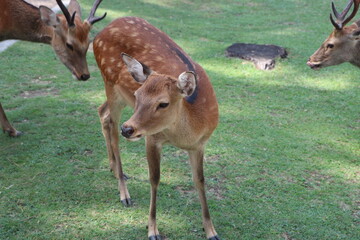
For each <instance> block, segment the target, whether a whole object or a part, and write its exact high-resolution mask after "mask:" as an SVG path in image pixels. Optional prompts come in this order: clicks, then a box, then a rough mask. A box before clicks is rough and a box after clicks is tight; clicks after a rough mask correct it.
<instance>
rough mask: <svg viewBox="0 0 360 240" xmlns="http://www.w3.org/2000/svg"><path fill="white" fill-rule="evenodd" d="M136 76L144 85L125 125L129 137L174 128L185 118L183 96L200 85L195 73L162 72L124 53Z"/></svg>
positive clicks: (189, 94) (130, 138)
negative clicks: (169, 73)
mask: <svg viewBox="0 0 360 240" xmlns="http://www.w3.org/2000/svg"><path fill="white" fill-rule="evenodd" d="M122 58H123V60H124V62H125V64H126V65H127V68H128V70H129V72H130V73H131V75H132V76H133V78H134V79H135V80H136V81H137V82H139V83H141V84H142V86H141V87H140V88H139V89H138V90H137V91H136V92H135V99H136V100H135V111H134V114H133V115H132V117H131V118H130V119H129V120H128V121H126V122H125V123H124V124H123V125H122V126H121V130H122V135H123V136H124V137H126V138H127V139H129V140H133V141H135V140H138V139H140V138H141V137H142V136H148V135H153V134H156V133H159V132H161V131H163V130H165V129H171V128H172V127H173V126H174V124H175V122H176V121H177V120H178V119H179V118H181V117H182V116H180V114H179V113H180V111H181V108H182V104H183V98H184V97H187V96H191V95H192V94H193V93H194V91H195V88H196V76H195V74H194V73H193V72H183V73H182V74H180V75H179V77H178V78H173V77H171V76H168V75H163V74H158V73H156V72H154V71H152V70H151V69H149V68H148V67H147V66H146V65H144V64H142V63H140V62H138V61H137V60H136V59H134V58H132V57H130V56H128V55H126V54H124V53H123V54H122Z"/></svg>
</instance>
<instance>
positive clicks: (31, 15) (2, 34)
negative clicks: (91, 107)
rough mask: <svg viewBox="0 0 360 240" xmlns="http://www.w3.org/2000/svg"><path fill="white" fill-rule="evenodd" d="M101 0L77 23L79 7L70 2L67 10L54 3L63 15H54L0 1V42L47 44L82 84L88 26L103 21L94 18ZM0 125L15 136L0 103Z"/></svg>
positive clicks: (73, 0)
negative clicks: (14, 41) (8, 40)
mask: <svg viewBox="0 0 360 240" xmlns="http://www.w3.org/2000/svg"><path fill="white" fill-rule="evenodd" d="M101 1H102V0H96V1H95V3H94V5H93V7H92V9H91V11H90V16H89V17H88V18H87V19H86V20H85V21H84V22H83V21H82V20H81V9H80V5H79V3H78V2H77V1H76V0H71V2H70V4H69V7H68V9H67V8H66V7H65V6H64V4H63V3H62V2H61V0H56V2H57V4H58V5H59V7H60V9H61V10H62V13H63V14H59V15H57V14H55V13H54V12H53V11H52V10H51V9H49V8H48V7H45V6H40V8H37V7H34V6H33V5H31V4H29V3H27V2H24V1H23V0H0V9H1V14H0V41H3V40H7V39H19V40H24V41H30V42H39V43H46V44H50V45H51V46H52V47H53V49H54V51H55V53H56V55H57V56H58V57H59V59H60V60H61V62H62V63H63V64H64V65H65V66H66V67H67V68H68V69H69V70H70V71H71V73H72V74H73V76H75V77H76V78H77V79H78V80H82V81H86V80H87V79H89V77H90V74H89V70H88V65H87V62H86V52H87V50H88V47H89V43H90V40H89V32H90V29H91V26H92V25H93V24H94V23H96V22H98V21H100V20H102V19H103V18H105V16H106V13H105V14H104V15H103V16H102V17H94V15H95V11H96V9H97V8H98V6H99V4H100V3H101ZM0 123H1V126H2V129H3V131H4V132H7V133H8V134H9V136H13V137H16V136H19V135H21V132H19V131H17V130H16V129H15V128H14V127H13V126H11V124H10V123H9V121H8V119H7V117H6V115H5V112H4V109H3V108H2V105H1V103H0Z"/></svg>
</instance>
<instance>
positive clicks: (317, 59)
mask: <svg viewBox="0 0 360 240" xmlns="http://www.w3.org/2000/svg"><path fill="white" fill-rule="evenodd" d="M359 3H360V0H349V2H348V4H347V6H346V7H345V9H344V10H343V11H342V12H341V13H339V12H338V11H337V10H336V8H335V4H334V2H332V5H331V6H332V10H333V14H330V21H331V23H332V25H333V26H334V27H335V29H334V30H333V32H332V33H331V34H330V36H329V37H328V38H327V39H326V40H325V41H324V42H323V44H322V45H321V46H320V48H319V49H318V50H316V51H315V53H314V54H313V55H312V56H311V57H310V58H309V60H308V62H307V65H308V66H309V67H311V68H312V69H314V70H317V69H320V68H323V67H328V66H333V65H338V64H341V63H344V62H350V63H351V64H353V65H356V66H358V67H360V55H359V54H358V53H359V50H360V41H359V40H360V20H358V21H356V22H354V23H353V24H351V25H349V26H346V24H347V23H349V22H350V21H351V20H352V19H353V18H354V17H355V15H356V13H357V11H358V9H359ZM353 5H354V7H353V10H352V12H351V14H350V15H349V16H348V17H346V16H347V15H348V13H349V11H350V9H351V7H352V6H353ZM334 17H335V19H334Z"/></svg>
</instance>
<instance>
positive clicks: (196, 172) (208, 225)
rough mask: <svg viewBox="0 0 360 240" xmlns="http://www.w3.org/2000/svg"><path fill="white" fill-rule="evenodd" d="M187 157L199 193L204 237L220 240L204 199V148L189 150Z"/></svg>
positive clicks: (210, 239)
mask: <svg viewBox="0 0 360 240" xmlns="http://www.w3.org/2000/svg"><path fill="white" fill-rule="evenodd" d="M189 157H190V164H191V170H192V175H193V181H194V183H195V187H196V189H197V190H198V193H199V198H200V203H201V209H202V218H203V226H204V229H205V233H206V237H207V238H208V239H209V240H220V238H219V237H218V236H217V233H216V231H215V228H214V225H213V223H212V221H211V218H210V212H209V208H208V204H207V201H206V194H205V178H204V170H203V161H204V149H199V150H194V151H189Z"/></svg>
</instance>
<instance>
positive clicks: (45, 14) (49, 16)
mask: <svg viewBox="0 0 360 240" xmlns="http://www.w3.org/2000/svg"><path fill="white" fill-rule="evenodd" d="M39 11H40V16H41V20H42V21H43V22H44V23H45V24H46V25H48V26H52V27H56V26H58V25H59V24H60V20H59V18H58V17H57V16H56V13H54V12H53V10H51V9H50V8H48V7H45V6H40V7H39Z"/></svg>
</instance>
